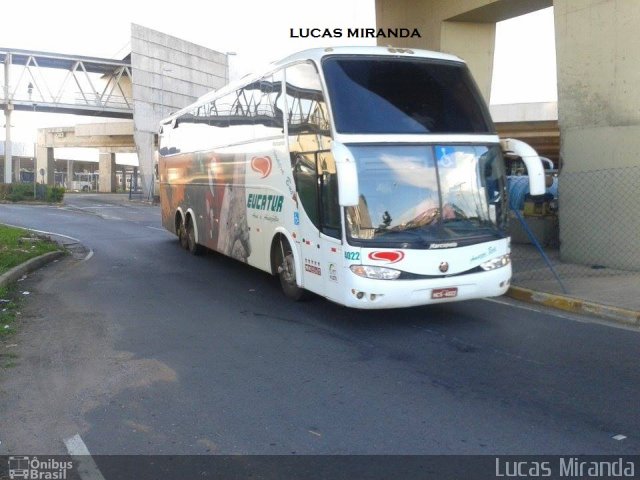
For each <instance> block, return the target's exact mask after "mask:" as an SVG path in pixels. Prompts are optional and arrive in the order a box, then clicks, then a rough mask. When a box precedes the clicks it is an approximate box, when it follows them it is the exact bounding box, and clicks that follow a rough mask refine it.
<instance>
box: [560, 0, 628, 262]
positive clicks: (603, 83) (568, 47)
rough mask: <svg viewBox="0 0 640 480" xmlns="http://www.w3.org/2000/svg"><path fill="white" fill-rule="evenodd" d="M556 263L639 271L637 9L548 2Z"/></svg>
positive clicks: (615, 0) (603, 0)
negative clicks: (553, 61) (556, 133)
mask: <svg viewBox="0 0 640 480" xmlns="http://www.w3.org/2000/svg"><path fill="white" fill-rule="evenodd" d="M554 11H555V27H556V49H557V62H558V106H559V112H558V113H559V123H560V129H561V132H562V146H561V154H562V158H563V169H562V172H561V175H560V183H559V189H560V190H559V191H560V213H561V216H560V241H561V255H562V258H563V259H565V260H568V261H575V262H579V263H587V264H599V265H606V266H611V267H618V268H623V269H635V270H637V269H640V240H639V237H638V233H639V232H640V195H638V189H639V186H640V157H638V153H637V152H638V151H640V92H639V90H638V85H640V49H639V48H638V45H640V30H639V29H638V28H637V26H638V24H639V23H640V2H637V1H629V0H597V1H596V0H588V1H587V0H556V1H555V9H554Z"/></svg>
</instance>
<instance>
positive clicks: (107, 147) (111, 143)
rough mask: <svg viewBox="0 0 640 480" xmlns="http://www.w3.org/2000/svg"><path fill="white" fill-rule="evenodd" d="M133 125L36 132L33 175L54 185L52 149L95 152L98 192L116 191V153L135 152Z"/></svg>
mask: <svg viewBox="0 0 640 480" xmlns="http://www.w3.org/2000/svg"><path fill="white" fill-rule="evenodd" d="M133 133H134V129H133V122H113V123H92V124H86V125H76V126H75V127H57V128H43V129H40V130H38V141H37V144H36V172H39V171H40V170H41V169H42V170H44V171H45V182H46V183H47V184H49V185H52V184H53V183H54V172H55V160H54V156H53V149H54V148H77V147H87V148H98V149H99V152H100V153H99V155H100V157H99V158H100V160H99V169H100V183H99V186H98V190H99V191H100V192H115V191H116V153H133V152H136V145H135V142H134V137H133Z"/></svg>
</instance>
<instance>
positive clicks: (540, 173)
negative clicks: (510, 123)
mask: <svg viewBox="0 0 640 480" xmlns="http://www.w3.org/2000/svg"><path fill="white" fill-rule="evenodd" d="M500 145H501V146H502V150H504V152H506V153H513V154H515V155H517V156H519V157H520V158H522V161H523V162H524V164H525V165H526V166H527V175H528V176H529V194H530V195H532V196H536V195H544V193H545V191H546V188H545V175H544V166H543V165H542V160H540V157H539V156H538V153H537V152H536V151H535V150H534V149H533V148H531V146H529V145H528V144H526V143H525V142H523V141H520V140H516V139H515V138H505V139H501V140H500Z"/></svg>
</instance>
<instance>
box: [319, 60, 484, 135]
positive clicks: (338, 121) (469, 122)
mask: <svg viewBox="0 0 640 480" xmlns="http://www.w3.org/2000/svg"><path fill="white" fill-rule="evenodd" d="M323 69H324V74H325V79H326V82H327V88H328V90H329V96H330V100H331V107H332V109H333V116H334V121H335V125H336V130H337V131H339V132H341V133H492V132H493V125H492V124H491V120H490V117H489V115H488V113H487V110H486V107H485V105H484V102H483V100H482V99H481V97H480V95H479V93H478V91H477V88H476V86H475V84H474V82H473V80H472V78H471V75H470V74H469V71H468V69H467V68H466V66H465V65H464V64H460V63H456V62H445V61H434V60H428V59H415V58H411V59H405V58H387V57H328V58H327V59H325V60H324V62H323Z"/></svg>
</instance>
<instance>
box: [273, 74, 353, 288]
mask: <svg viewBox="0 0 640 480" xmlns="http://www.w3.org/2000/svg"><path fill="white" fill-rule="evenodd" d="M285 93H286V95H285V98H286V122H287V131H288V147H289V155H290V157H291V167H292V171H293V176H294V181H295V185H296V202H297V203H298V205H297V207H298V211H299V215H298V216H296V217H294V222H297V225H296V227H297V228H298V234H299V236H300V269H301V274H302V279H303V286H304V287H305V288H306V289H307V290H311V291H313V292H316V293H319V294H321V295H325V296H329V297H330V298H336V297H334V294H333V293H329V294H328V293H327V292H328V291H333V290H335V291H337V288H338V285H337V284H338V280H337V275H336V272H337V270H338V269H339V265H342V263H341V262H339V260H340V259H341V257H340V253H339V251H340V239H341V238H342V236H341V229H340V210H339V208H338V193H337V179H336V169H335V162H334V161H333V156H332V155H331V151H330V150H331V128H330V123H329V113H328V110H327V105H326V102H325V97H324V94H323V92H322V86H321V82H320V76H319V75H318V71H317V69H316V67H315V66H314V65H313V63H311V62H302V63H298V64H294V65H292V66H289V67H287V68H286V70H285Z"/></svg>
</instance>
